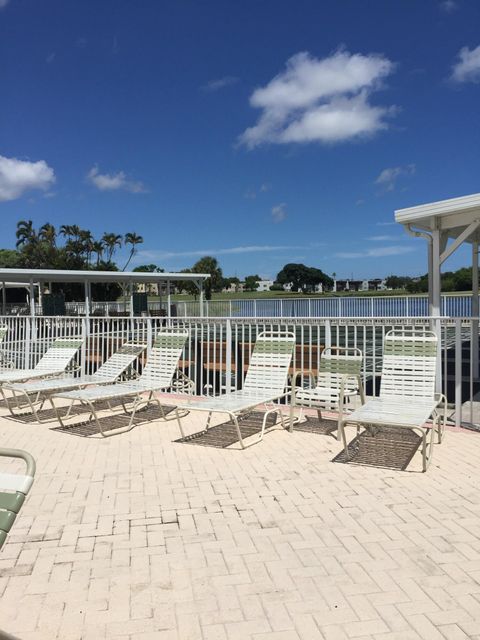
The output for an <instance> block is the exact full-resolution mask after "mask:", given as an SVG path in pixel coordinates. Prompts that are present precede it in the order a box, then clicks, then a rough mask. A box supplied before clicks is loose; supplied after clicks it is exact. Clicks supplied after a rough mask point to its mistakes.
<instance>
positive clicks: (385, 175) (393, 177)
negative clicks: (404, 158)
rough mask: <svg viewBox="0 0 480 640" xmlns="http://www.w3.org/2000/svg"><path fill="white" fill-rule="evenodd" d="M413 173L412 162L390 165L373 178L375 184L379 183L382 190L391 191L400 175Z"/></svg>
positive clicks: (413, 166)
mask: <svg viewBox="0 0 480 640" xmlns="http://www.w3.org/2000/svg"><path fill="white" fill-rule="evenodd" d="M414 173H415V165H414V164H407V165H405V166H403V167H390V168H388V169H384V170H383V171H382V172H381V173H380V175H379V176H378V177H377V179H376V180H375V184H379V185H381V186H382V187H383V190H384V191H393V190H394V189H395V186H396V183H397V180H398V178H400V176H412V175H413V174H414Z"/></svg>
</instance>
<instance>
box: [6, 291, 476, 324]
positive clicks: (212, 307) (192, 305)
mask: <svg viewBox="0 0 480 640" xmlns="http://www.w3.org/2000/svg"><path fill="white" fill-rule="evenodd" d="M66 309H67V313H68V314H69V315H85V303H84V302H67V303H66ZM148 309H149V313H150V314H151V315H162V314H163V315H168V305H167V302H166V301H162V302H149V303H148ZM471 310H472V296H471V295H469V294H462V295H450V294H445V295H443V296H442V309H441V315H443V316H448V317H452V318H466V317H469V316H470V315H471ZM170 311H171V315H172V316H175V317H179V318H193V317H207V318H341V317H345V318H365V317H369V318H378V317H388V318H398V317H405V318H410V317H424V316H427V315H428V298H427V296H363V297H362V296H351V297H350V296H325V297H321V298H306V297H303V296H301V297H297V298H256V299H248V298H243V299H241V298H239V299H236V300H209V301H204V302H203V305H201V304H200V302H199V301H198V300H197V301H174V302H173V303H172V306H171V309H170ZM6 313H7V315H28V314H29V313H30V309H29V307H28V305H26V304H8V305H6ZM36 313H37V314H38V315H41V313H42V310H41V307H40V305H36ZM129 313H130V303H129V302H128V301H127V302H92V303H91V305H90V315H94V316H95V315H96V316H115V315H117V314H118V315H129Z"/></svg>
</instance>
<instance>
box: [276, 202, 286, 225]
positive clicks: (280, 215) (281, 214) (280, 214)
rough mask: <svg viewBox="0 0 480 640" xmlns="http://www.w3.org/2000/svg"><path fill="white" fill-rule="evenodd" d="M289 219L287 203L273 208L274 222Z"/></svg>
mask: <svg viewBox="0 0 480 640" xmlns="http://www.w3.org/2000/svg"><path fill="white" fill-rule="evenodd" d="M286 217H287V205H286V204H285V202H281V203H280V204H277V205H275V206H274V207H272V219H273V221H274V222H283V221H284V220H285V218H286Z"/></svg>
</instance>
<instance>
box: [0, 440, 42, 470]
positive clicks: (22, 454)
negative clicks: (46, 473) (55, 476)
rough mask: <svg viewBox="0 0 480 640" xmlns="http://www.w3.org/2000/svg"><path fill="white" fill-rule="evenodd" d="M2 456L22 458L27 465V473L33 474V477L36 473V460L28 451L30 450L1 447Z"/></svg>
mask: <svg viewBox="0 0 480 640" xmlns="http://www.w3.org/2000/svg"><path fill="white" fill-rule="evenodd" d="M0 456H1V457H3V458H20V459H21V460H23V461H24V462H25V464H26V465H27V472H26V475H27V476H31V477H32V478H33V476H34V475H35V469H36V465H35V460H34V458H33V456H32V455H31V454H30V453H28V451H23V449H6V448H3V447H1V448H0Z"/></svg>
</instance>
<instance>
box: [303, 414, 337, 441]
mask: <svg viewBox="0 0 480 640" xmlns="http://www.w3.org/2000/svg"><path fill="white" fill-rule="evenodd" d="M294 430H295V431H303V432H304V433H315V434H317V435H319V436H332V437H333V438H335V440H336V439H337V421H336V420H332V419H330V420H329V419H325V418H320V419H319V418H317V417H314V416H305V419H304V420H303V421H302V422H296V423H295V427H294Z"/></svg>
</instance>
